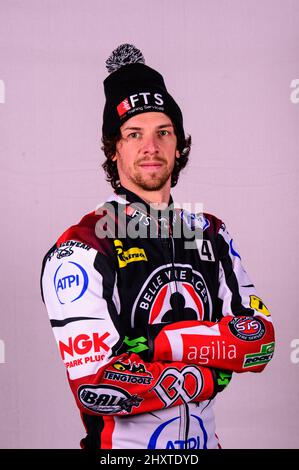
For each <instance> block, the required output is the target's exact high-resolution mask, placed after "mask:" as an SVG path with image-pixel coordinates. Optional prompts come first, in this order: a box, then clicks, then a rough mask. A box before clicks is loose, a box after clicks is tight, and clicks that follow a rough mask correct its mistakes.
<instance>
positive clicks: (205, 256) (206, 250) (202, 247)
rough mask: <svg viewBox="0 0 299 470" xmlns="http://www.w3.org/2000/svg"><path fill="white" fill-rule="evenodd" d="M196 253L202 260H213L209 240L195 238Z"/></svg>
mask: <svg viewBox="0 0 299 470" xmlns="http://www.w3.org/2000/svg"><path fill="white" fill-rule="evenodd" d="M196 244H197V248H198V253H199V256H200V259H201V260H202V261H215V256H214V253H213V248H212V243H211V242H210V240H196Z"/></svg>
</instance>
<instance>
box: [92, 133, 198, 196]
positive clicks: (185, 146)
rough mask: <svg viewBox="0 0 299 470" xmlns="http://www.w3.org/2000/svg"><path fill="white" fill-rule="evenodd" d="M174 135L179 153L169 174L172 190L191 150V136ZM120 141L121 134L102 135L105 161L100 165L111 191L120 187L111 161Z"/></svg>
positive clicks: (114, 164) (115, 169) (115, 167)
mask: <svg viewBox="0 0 299 470" xmlns="http://www.w3.org/2000/svg"><path fill="white" fill-rule="evenodd" d="M175 134H176V136H177V150H178V151H179V152H180V157H179V158H176V159H175V164H174V168H173V171H172V174H171V187H172V188H173V187H174V186H175V185H176V184H177V182H178V179H179V174H180V171H181V170H182V169H183V168H185V166H186V165H187V163H188V159H189V153H190V150H191V135H188V137H187V138H185V137H182V136H180V135H178V134H177V132H176V130H175ZM120 139H121V133H120V131H119V132H118V134H117V135H115V136H114V137H109V138H108V137H106V136H104V135H103V137H102V143H103V146H102V147H101V149H102V150H103V152H104V154H105V156H106V161H105V162H104V163H103V164H102V167H103V168H104V171H105V173H106V181H108V182H109V183H111V186H112V188H113V189H116V188H118V187H119V186H120V179H119V174H118V170H117V165H116V162H115V161H113V160H112V158H113V157H114V155H115V154H116V144H117V142H119V141H120Z"/></svg>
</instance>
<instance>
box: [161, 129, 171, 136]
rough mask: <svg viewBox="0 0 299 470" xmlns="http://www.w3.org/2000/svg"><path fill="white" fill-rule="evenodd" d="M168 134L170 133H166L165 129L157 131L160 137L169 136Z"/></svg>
mask: <svg viewBox="0 0 299 470" xmlns="http://www.w3.org/2000/svg"><path fill="white" fill-rule="evenodd" d="M169 134H170V132H169V131H167V130H166V129H163V130H161V131H159V135H162V136H164V135H169Z"/></svg>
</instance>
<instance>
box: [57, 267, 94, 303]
mask: <svg viewBox="0 0 299 470" xmlns="http://www.w3.org/2000/svg"><path fill="white" fill-rule="evenodd" d="M54 287H55V292H56V295H57V298H58V300H59V302H60V303H61V304H62V305H64V304H66V303H70V302H75V301H76V300H78V299H80V297H82V296H83V294H84V293H85V291H86V289H87V287H88V275H87V272H86V271H85V269H84V268H83V267H82V266H81V265H80V264H78V263H75V262H74V261H68V262H65V263H61V265H60V266H59V267H58V268H57V270H56V272H55V275H54Z"/></svg>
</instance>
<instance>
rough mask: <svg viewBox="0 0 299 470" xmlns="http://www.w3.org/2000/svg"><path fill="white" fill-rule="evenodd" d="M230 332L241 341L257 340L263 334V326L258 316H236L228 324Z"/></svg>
mask: <svg viewBox="0 0 299 470" xmlns="http://www.w3.org/2000/svg"><path fill="white" fill-rule="evenodd" d="M228 327H229V329H230V332H231V333H232V334H233V335H234V336H236V337H237V338H239V339H242V340H243V341H257V340H259V339H261V338H262V337H263V336H264V334H265V326H264V324H263V322H262V321H261V320H260V319H259V318H255V317H236V318H234V319H233V320H231V321H230V322H229V324H228Z"/></svg>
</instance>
